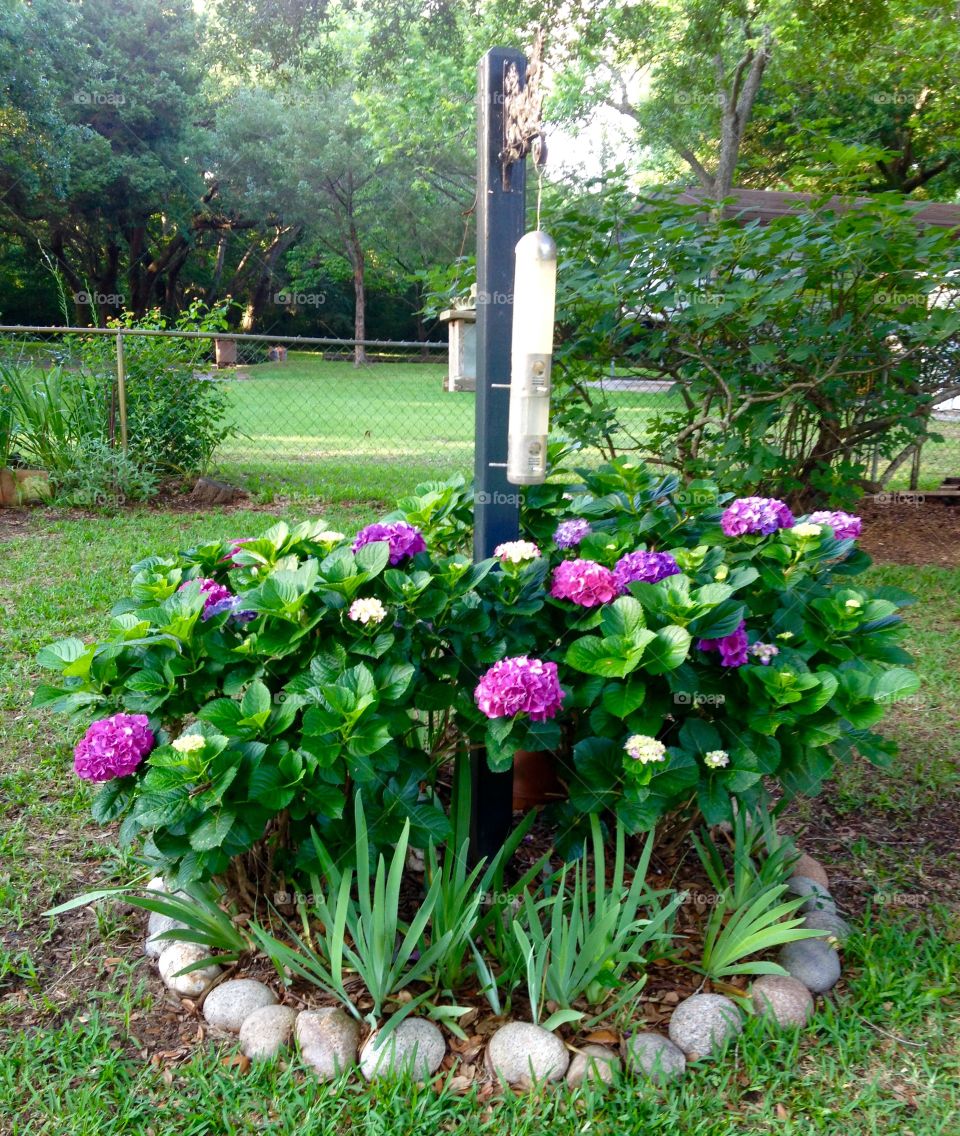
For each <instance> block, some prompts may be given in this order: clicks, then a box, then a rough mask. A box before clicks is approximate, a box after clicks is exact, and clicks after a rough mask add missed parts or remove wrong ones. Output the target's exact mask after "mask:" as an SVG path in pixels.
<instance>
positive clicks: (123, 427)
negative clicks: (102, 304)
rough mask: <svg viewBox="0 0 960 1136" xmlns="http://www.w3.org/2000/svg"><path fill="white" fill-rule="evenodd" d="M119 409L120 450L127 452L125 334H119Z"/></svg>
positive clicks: (120, 332) (119, 332)
mask: <svg viewBox="0 0 960 1136" xmlns="http://www.w3.org/2000/svg"><path fill="white" fill-rule="evenodd" d="M117 408H118V410H119V411H120V449H121V451H122V452H123V453H124V454H126V452H127V369H126V365H125V363H124V358H123V332H122V331H118V332H117Z"/></svg>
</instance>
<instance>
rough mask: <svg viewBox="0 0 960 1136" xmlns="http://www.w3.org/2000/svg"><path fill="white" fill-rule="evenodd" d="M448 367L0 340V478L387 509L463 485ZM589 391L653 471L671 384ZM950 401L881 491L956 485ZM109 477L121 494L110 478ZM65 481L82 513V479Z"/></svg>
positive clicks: (257, 347) (386, 356)
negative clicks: (212, 489) (136, 481)
mask: <svg viewBox="0 0 960 1136" xmlns="http://www.w3.org/2000/svg"><path fill="white" fill-rule="evenodd" d="M448 364H449V359H448V350H447V345H446V344H445V343H437V342H427V343H409V342H385V341H367V342H364V343H358V342H357V341H354V340H344V339H320V338H317V339H308V338H296V339H290V338H283V337H270V336H261V335H227V334H223V333H216V332H205V331H204V332H183V331H168V330H159V329H157V330H145V329H140V328H137V329H133V328H131V329H126V328H121V329H116V328H111V329H91V328H76V329H64V328H40V327H33V328H27V327H0V468H3V467H7V466H9V467H13V469H14V470H17V469H20V470H26V469H29V468H31V467H34V468H40V469H42V470H46V471H52V472H57V471H60V475H61V476H64V474H63V472H62V471H63V470H65V469H69V467H70V465H71V463H73V465H77V464H84V463H85V464H87V465H90V464H91V463H93V464H96V462H97V461H100V462H101V463H103V461H104V460H105V459H104V456H103V450H104V449H108V450H109V451H110V453H112V454H116V453H118V452H119V453H121V454H122V453H129V454H130V455H132V456H133V458H135V459H138V460H140V461H141V462H142V463H143V464H146V465H148V466H155V467H158V468H159V470H160V472H161V473H170V474H175V473H178V472H179V473H181V474H182V473H195V472H197V471H198V469H199V468H201V467H203V468H204V469H205V471H206V472H208V473H210V474H212V475H213V476H216V477H221V478H222V479H223V480H226V481H229V482H231V483H233V484H236V485H239V486H241V487H243V488H245V489H247V490H250V491H252V492H254V493H255V494H258V495H259V496H260V497H261V498H263V499H267V500H269V499H271V498H272V497H274V496H276V495H278V494H289V495H294V496H300V495H307V496H312V495H322V496H324V497H326V498H328V499H333V500H365V499H381V500H383V499H386V500H389V499H391V498H394V497H396V496H398V495H401V494H403V493H405V492H408V491H409V490H410V489H411V488H412V487H413V486H414V485H415V484H416V483H417V482H418V481H423V480H429V479H435V478H442V477H446V476H448V475H449V474H451V473H455V472H460V473H463V474H464V475H465V476H468V477H469V476H470V474H471V472H472V467H473V439H474V394H473V392H472V391H471V390H469V389H463V386H464V384H463V383H462V382H457V383H452V382H450V381H448V377H449V376H448ZM467 385H469V384H467ZM588 385H589V388H590V389H589V397H590V399H591V401H593V402H594V403H602V404H606V405H608V406H611V407H612V408H614V409H615V411H616V417H617V420H618V422H619V423H620V428H619V429H618V430H617V432H616V437H615V439H614V440H615V441H616V442H617V443H620V444H623V445H624V446H625V447H626V448H629V449H632V450H635V452H637V456H638V457H639V456H646V457H648V458H650V459H651V460H654V461H656V455H653V454H644V452H643V438H644V435H645V433H646V426H647V423H648V422H649V421H650V419H651V418H652V417H653V416H655V415H657V414H658V413H661V412H663V411H667V410H670V409H674V408H675V407H676V406H677V405H678V400H679V396H678V395H677V394H676V392H675V391H674V390H672V389H671V386H670V384H667V383H661V382H656V381H648V380H644V379H642V378H639V379H638V378H636V377H622V376H620V375H617V374H616V373H614V374H610V375H601V374H599V373H598V378H597V380H596V381H594V382H591V383H589V384H588ZM452 387H456V388H457V389H451V388H452ZM956 401H957V406H953V405H952V404H951V403H947V404H943V405H942V406H940V407H938V408H937V409H936V411H935V415H934V419H935V420H934V429H935V430H936V432H937V433H938V434H939V435H940V436H941V437H942V441H936V440H930V441H928V442H927V443H926V444H925V445H924V446H923V447H922V449H921V450H920V451H918V453H917V454H911V455H909V458H908V459H907V460H905V461H904V462H903V463H902V464H901V466H900V467H899V469H898V471H897V473H896V475H895V477H894V478H893V479H892V481H891V483H890V485H889V490H890V491H891V492H900V491H910V490H913V491H924V490H927V491H929V490H932V489H935V488H937V487H939V486H940V485H941V484H942V483H943V482H944V481H945V480H946V479H949V478H960V400H956ZM638 444H639V446H640V449H639V451H636V447H637V445H638ZM595 456H596V457H597V458H599V454H597V455H595ZM864 459H865V460H866V461H867V463H868V468H869V467H870V466H871V465H872V464H874V463H872V461H871V455H864ZM876 464H877V466H878V468H879V464H880V463H879V462H878V463H876ZM884 464H885V463H884ZM111 468H113V474H112V476H113V478H114V480H116V481H119V480H121V474H122V473H123V469H124V468H125V467H122V463H121V464H120V465H116V463H115V468H114V467H111ZM71 476H72V477H73V480H72V481H71V480H70V477H67V478H66V483H68V484H73V485H74V486H75V487H77V486H79V487H80V488H78V489H77V492H78V493H80V496H79V498H77V503H81V504H82V503H85V499H84V498H83V488H82V487H83V485H84V484H86V483H85V482H84V478H83V476H82V475H81V473H77V472H76V471H74V473H73V474H72V475H71ZM124 476H128V477H129V476H130V474H129V471H127V473H126V474H125V475H124ZM92 491H93V490H92V489H91V488H90V486H89V485H88V487H87V490H86V492H87V493H88V494H89V493H90V492H92ZM7 503H9V502H7Z"/></svg>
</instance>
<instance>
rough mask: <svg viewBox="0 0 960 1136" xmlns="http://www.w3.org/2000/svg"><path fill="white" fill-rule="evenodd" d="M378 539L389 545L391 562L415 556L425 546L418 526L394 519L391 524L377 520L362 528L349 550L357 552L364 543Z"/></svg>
mask: <svg viewBox="0 0 960 1136" xmlns="http://www.w3.org/2000/svg"><path fill="white" fill-rule="evenodd" d="M378 540H385V541H387V543H388V544H389V545H390V563H391V564H399V563H400V562H401V561H402V560H409V558H410V557H411V556H416V555H417V553H418V552H423V551H424V549H425V548H426V547H427V542H426V541H425V540H424V539H423V533H422V532H421V531H420V530H419V529H418V528H416V527H415V526H414V525H409V524H407V522H406V521H394V522H392V523H391V524H380V523H379V522H378V523H376V524H373V525H367V526H366V528H362V529H361V530H360V531H359V532H358V533H357V535H356V537H354V541H353V544H352V545H351V550H352V551H353V552H359V551H360V549H361V548H363V546H364V545H365V544H372V543H373V542H374V541H378Z"/></svg>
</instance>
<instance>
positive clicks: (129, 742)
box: [73, 714, 156, 781]
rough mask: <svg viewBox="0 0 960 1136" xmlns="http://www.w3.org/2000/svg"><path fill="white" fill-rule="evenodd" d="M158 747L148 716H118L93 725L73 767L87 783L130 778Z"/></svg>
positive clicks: (78, 744) (75, 753)
mask: <svg viewBox="0 0 960 1136" xmlns="http://www.w3.org/2000/svg"><path fill="white" fill-rule="evenodd" d="M155 744H156V738H155V737H154V736H153V732H152V731H151V729H150V724H149V722H148V721H147V716H146V714H114V715H113V717H112V718H101V719H100V720H99V721H97V722H93V723H91V725H90V727H89V729H88V730H87V732H86V733H85V734H84V735H83V737H82V738H81V739H80V741H79V742H77V745H76V748H75V749H74V751H73V768H74V771H75V772H76V774H77V776H78V777H82V778H83V779H84V780H85V781H111V780H112V779H113V778H114V777H127V776H128V775H129V774H131V773H132V772H133V771H134V770H135V769H136V768H137V766H138V765H139V764H140V762H141V761H143V759H144V758H145V757H146V755H147V754H148V753H149V752H150V750H152V749H153V747H154V745H155Z"/></svg>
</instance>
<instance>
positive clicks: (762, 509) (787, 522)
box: [720, 497, 793, 536]
mask: <svg viewBox="0 0 960 1136" xmlns="http://www.w3.org/2000/svg"><path fill="white" fill-rule="evenodd" d="M792 524H793V514H792V513H791V512H790V510H789V508H788V507H787V506H786V504H784V502H783V501H778V500H777V499H776V498H775V497H739V498H737V500H736V501H734V502H733V503H732V504H731V505H728V506H727V508H726V509H724V510H723V516H722V517H721V518H720V527H721V528H722V529H723V531H724V532H725V533H726V535H727V536H743V535H744V534H745V533H765V534H766V533H772V532H776V531H777V529H785V528H789V527H790V526H791V525H792Z"/></svg>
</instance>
